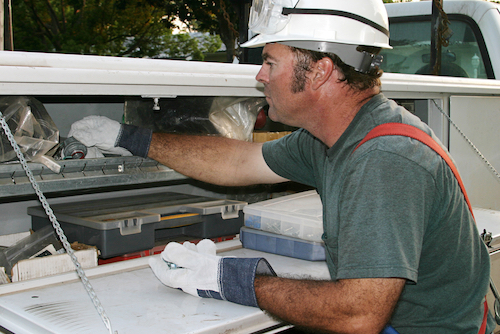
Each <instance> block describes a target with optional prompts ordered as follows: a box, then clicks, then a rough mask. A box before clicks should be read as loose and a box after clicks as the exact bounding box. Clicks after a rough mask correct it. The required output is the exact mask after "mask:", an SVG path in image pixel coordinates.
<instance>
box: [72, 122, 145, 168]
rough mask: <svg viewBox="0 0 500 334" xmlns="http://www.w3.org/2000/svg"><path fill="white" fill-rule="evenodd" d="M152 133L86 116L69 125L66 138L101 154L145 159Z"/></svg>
mask: <svg viewBox="0 0 500 334" xmlns="http://www.w3.org/2000/svg"><path fill="white" fill-rule="evenodd" d="M151 135H152V131H151V130H149V129H142V128H138V127H136V126H133V125H126V124H120V123H118V122H117V121H114V120H111V119H109V118H107V117H105V116H87V117H85V118H83V119H81V120H79V121H77V122H75V123H73V124H72V125H71V129H70V131H69V134H68V137H74V138H75V139H76V140H78V141H80V142H81V143H82V144H84V145H85V146H87V147H97V148H98V149H99V150H100V151H101V152H102V153H110V154H118V155H132V154H134V155H138V156H142V157H144V158H145V157H147V153H148V150H149V144H150V143H151Z"/></svg>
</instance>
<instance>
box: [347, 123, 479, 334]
mask: <svg viewBox="0 0 500 334" xmlns="http://www.w3.org/2000/svg"><path fill="white" fill-rule="evenodd" d="M380 136H405V137H410V138H413V139H416V140H418V141H420V142H422V143H424V144H425V145H427V146H429V147H430V148H431V149H433V150H434V151H436V153H438V154H439V155H440V156H441V157H442V158H443V159H444V161H445V162H446V163H447V164H448V166H449V167H450V169H451V171H452V172H453V174H454V175H455V177H456V178H457V181H458V184H459V185H460V189H462V193H463V195H464V197H465V201H466V202H467V205H468V206H469V210H470V213H471V214H472V217H474V213H473V212H472V206H471V204H470V202H469V197H468V196H467V192H466V191H465V187H464V184H463V182H462V178H461V177H460V175H459V174H458V170H457V168H456V167H455V165H454V164H453V161H452V160H451V158H450V156H449V155H448V154H447V153H446V151H445V150H444V149H443V148H442V147H441V146H440V145H439V144H438V143H437V142H436V141H435V140H434V139H432V137H431V136H430V135H428V134H427V133H425V132H424V131H422V130H420V129H418V128H416V127H414V126H412V125H408V124H403V123H384V124H381V125H378V126H376V127H375V128H373V129H372V130H371V131H370V132H368V134H367V135H366V136H365V138H363V140H362V141H361V142H360V143H359V144H358V146H356V148H355V149H354V151H356V150H357V149H358V147H360V146H361V145H363V144H364V143H365V142H367V141H369V140H370V139H373V138H376V137H380ZM354 151H353V152H354ZM487 319H488V304H487V302H486V300H485V301H484V315H483V322H482V323H481V327H480V328H479V333H478V334H484V333H485V332H486V322H487Z"/></svg>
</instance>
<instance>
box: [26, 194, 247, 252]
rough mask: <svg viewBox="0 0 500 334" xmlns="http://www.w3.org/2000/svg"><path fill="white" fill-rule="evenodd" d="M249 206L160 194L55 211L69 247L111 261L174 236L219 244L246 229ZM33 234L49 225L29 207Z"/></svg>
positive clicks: (39, 211)
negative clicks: (88, 249) (92, 249)
mask: <svg viewBox="0 0 500 334" xmlns="http://www.w3.org/2000/svg"><path fill="white" fill-rule="evenodd" d="M246 204H247V203H246V202H241V201H234V200H227V199H215V198H210V197H201V196H195V195H187V194H181V193H172V192H167V193H157V194H147V195H136V196H127V197H117V198H110V199H103V200H90V201H84V202H75V203H64V204H55V205H51V207H52V210H53V211H54V213H55V215H56V218H57V220H58V222H59V224H60V225H61V227H62V229H63V230H64V233H65V235H66V237H67V238H68V241H69V242H74V241H78V242H80V243H84V244H87V245H92V246H96V247H97V248H98V249H99V251H100V257H101V258H103V259H105V258H110V257H114V256H120V255H123V254H127V253H131V252H136V251H141V250H147V249H152V248H153V247H154V246H155V241H156V240H159V239H165V238H171V237H175V236H188V237H193V238H216V237H222V236H229V235H235V234H238V233H239V230H240V227H241V226H243V223H244V221H243V207H244V206H245V205H246ZM28 214H29V215H30V216H31V220H32V228H33V230H34V231H37V230H38V229H41V228H43V227H44V226H47V225H49V224H51V222H50V220H49V218H48V217H47V215H46V214H45V211H44V209H43V207H41V206H37V207H30V208H28Z"/></svg>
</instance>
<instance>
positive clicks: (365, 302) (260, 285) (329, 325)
mask: <svg viewBox="0 0 500 334" xmlns="http://www.w3.org/2000/svg"><path fill="white" fill-rule="evenodd" d="M403 286H404V280H402V279H384V278H381V279H360V280H341V281H337V282H332V281H313V280H294V279H285V278H279V277H266V276H258V277H257V278H256V279H255V293H256V296H257V301H258V304H259V307H260V308H262V309H263V310H266V311H268V312H269V313H271V314H272V315H274V316H276V317H278V318H280V319H282V320H284V321H286V322H289V323H291V324H294V325H296V326H299V327H305V328H310V329H313V330H317V331H321V332H327V333H374V334H378V333H380V332H381V331H382V329H383V328H384V326H385V325H386V324H387V322H388V321H389V319H390V316H391V314H392V311H393V308H394V306H395V304H396V302H397V300H398V297H399V294H400V293H401V290H402V289H403Z"/></svg>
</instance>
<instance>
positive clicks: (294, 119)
mask: <svg viewBox="0 0 500 334" xmlns="http://www.w3.org/2000/svg"><path fill="white" fill-rule="evenodd" d="M262 59H263V60H264V62H263V64H262V68H261V69H260V71H259V73H258V74H257V77H256V79H257V81H259V82H261V83H263V84H264V94H265V95H266V100H267V103H268V104H269V117H270V118H271V119H272V120H273V121H275V122H281V123H284V124H288V125H292V126H299V127H300V126H302V123H301V120H300V118H301V117H305V116H306V114H307V110H305V109H304V108H302V106H303V105H305V103H304V102H305V100H304V99H303V97H304V92H303V91H297V88H296V85H297V83H296V78H295V74H294V73H295V71H294V67H295V59H296V57H295V54H294V53H293V52H292V51H291V50H290V48H288V47H287V46H284V45H282V44H277V43H273V44H267V45H266V46H265V47H264V50H263V51H262Z"/></svg>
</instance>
